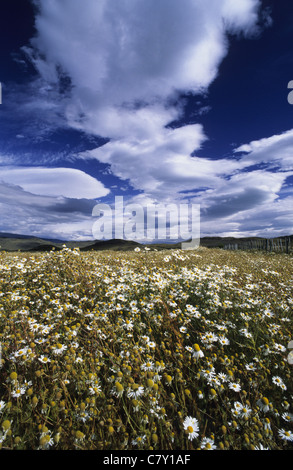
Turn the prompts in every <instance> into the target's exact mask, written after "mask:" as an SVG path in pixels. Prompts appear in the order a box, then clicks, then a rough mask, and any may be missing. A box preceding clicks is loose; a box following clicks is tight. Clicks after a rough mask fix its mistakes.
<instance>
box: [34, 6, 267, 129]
mask: <svg viewBox="0 0 293 470" xmlns="http://www.w3.org/2000/svg"><path fill="white" fill-rule="evenodd" d="M35 3H36V5H38V7H39V14H38V15H37V18H36V28H37V32H38V34H37V36H36V37H35V38H34V39H33V40H32V47H31V48H26V52H27V53H28V54H29V55H30V57H31V59H32V61H33V63H34V65H35V67H36V68H37V69H38V71H39V73H40V74H41V76H42V77H43V78H44V79H45V80H47V81H48V82H50V83H52V84H54V85H56V84H58V80H59V75H60V70H61V72H62V74H65V75H66V76H68V77H69V78H70V80H71V84H72V90H71V99H70V100H69V101H67V102H66V104H67V108H66V116H67V119H68V122H69V123H70V125H71V126H73V127H76V128H79V129H82V130H85V131H87V132H89V133H93V134H96V135H101V136H104V137H110V138H117V137H118V138H119V137H120V138H121V137H125V136H126V135H127V136H129V137H133V136H136V137H139V136H141V135H143V132H144V129H145V121H146V120H147V121H149V119H150V118H151V120H154V125H156V126H157V128H160V127H161V128H162V127H164V126H165V125H166V124H168V122H169V121H171V120H172V119H174V117H176V115H177V116H178V113H179V109H178V108H177V107H176V108H174V107H172V106H170V101H169V100H170V98H172V97H174V96H176V94H177V93H178V92H181V91H184V92H185V91H187V92H192V93H198V92H201V91H203V90H204V89H207V87H208V86H209V85H210V84H211V82H212V81H213V80H214V79H215V78H216V76H217V73H218V67H219V65H220V63H221V61H222V60H223V58H224V57H225V55H226V54H227V51H228V43H227V38H226V32H227V31H230V32H231V31H233V32H242V33H244V34H250V33H253V31H255V29H257V24H256V23H257V18H258V8H259V6H260V2H259V0H240V1H238V2H233V1H231V0H206V1H205V2H195V1H194V0H180V2H178V0H159V1H158V0H148V1H145V0H135V1H133V0H111V1H105V0H103V1H102V0H101V1H99V2H97V1H96V0H87V1H86V2H84V1H83V0H63V1H62V2H60V1H57V0H50V1H47V0H35ZM138 107H139V109H138Z"/></svg>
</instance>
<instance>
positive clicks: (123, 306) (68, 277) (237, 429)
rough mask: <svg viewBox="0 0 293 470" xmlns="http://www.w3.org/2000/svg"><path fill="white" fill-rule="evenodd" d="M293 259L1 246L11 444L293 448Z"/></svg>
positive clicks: (1, 396) (3, 424)
mask: <svg viewBox="0 0 293 470" xmlns="http://www.w3.org/2000/svg"><path fill="white" fill-rule="evenodd" d="M292 310H293V267H292V256H290V255H287V254H276V253H262V252H245V251H241V252H236V251H230V252H229V251H225V250H221V249H207V248H202V247H200V248H199V249H197V250H192V251H183V250H163V251H154V250H152V249H144V248H143V247H142V248H141V249H140V250H137V251H131V252H130V251H129V252H122V251H121V252H119V251H116V252H114V251H100V252H81V251H79V250H78V249H73V250H71V249H68V248H66V247H64V248H63V249H62V250H61V251H50V252H47V253H20V252H19V253H7V252H2V253H0V346H1V349H0V352H1V368H0V377H1V380H0V446H1V448H2V449H12V450H28V449H30V450H38V449H40V450H41V449H44V450H46V449H52V450H55V449H56V450H74V449H76V450H152V449H154V450H170V451H171V450H213V449H217V450H221V449H222V450H263V449H269V450H286V449H288V450H289V449H292V448H293V426H292V423H293V402H292V397H293V384H292V372H293V364H292V362H293V361H292V349H290V348H291V346H292V339H293V338H292Z"/></svg>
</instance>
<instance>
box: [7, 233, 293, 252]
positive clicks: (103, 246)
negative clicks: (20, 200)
mask: <svg viewBox="0 0 293 470" xmlns="http://www.w3.org/2000/svg"><path fill="white" fill-rule="evenodd" d="M289 237H290V239H291V243H292V242H293V235H290V236H289ZM277 238H282V239H284V238H286V237H285V236H283V237H277ZM263 239H264V238H261V237H244V238H236V237H203V238H201V240H200V245H201V246H204V247H207V248H224V246H226V245H228V244H235V243H243V242H247V241H253V240H263ZM63 245H66V246H67V247H68V248H71V249H73V248H79V249H80V251H90V250H93V251H101V250H113V251H129V250H134V249H135V248H136V247H140V248H141V249H144V247H145V246H149V247H151V248H152V249H156V250H170V249H180V248H181V243H180V242H179V243H153V244H149V245H144V244H140V243H138V242H135V241H132V240H120V239H112V240H105V241H103V240H85V241H73V240H68V241H65V240H59V239H50V238H38V237H32V236H29V235H18V234H14V233H7V232H0V251H8V252H15V251H21V252H36V251H51V250H52V249H55V250H61V249H62V247H63Z"/></svg>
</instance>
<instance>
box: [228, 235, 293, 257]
mask: <svg viewBox="0 0 293 470" xmlns="http://www.w3.org/2000/svg"><path fill="white" fill-rule="evenodd" d="M224 250H260V251H273V252H278V253H287V254H289V253H290V252H291V251H292V243H291V239H290V237H285V238H264V239H259V240H248V241H245V242H239V243H228V244H227V245H225V246H224Z"/></svg>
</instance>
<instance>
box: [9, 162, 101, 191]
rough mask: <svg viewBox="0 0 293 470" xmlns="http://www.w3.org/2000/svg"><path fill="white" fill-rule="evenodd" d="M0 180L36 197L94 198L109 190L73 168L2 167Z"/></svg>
mask: <svg viewBox="0 0 293 470" xmlns="http://www.w3.org/2000/svg"><path fill="white" fill-rule="evenodd" d="M0 181H1V182H2V183H8V184H10V185H14V186H18V187H20V188H21V189H23V190H24V191H25V192H28V193H31V194H35V195H39V196H52V197H58V196H62V197H66V198H74V199H82V198H86V199H95V198H100V197H103V196H106V195H107V194H108V193H109V190H108V189H107V188H105V186H104V185H103V184H102V183H101V182H99V181H97V180H96V179H95V178H93V177H92V176H90V175H88V174H86V173H84V172H82V171H80V170H76V169H72V168H7V167H2V168H0Z"/></svg>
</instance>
